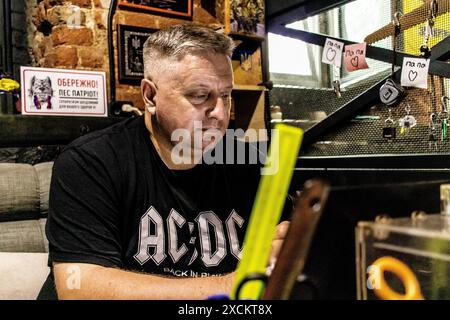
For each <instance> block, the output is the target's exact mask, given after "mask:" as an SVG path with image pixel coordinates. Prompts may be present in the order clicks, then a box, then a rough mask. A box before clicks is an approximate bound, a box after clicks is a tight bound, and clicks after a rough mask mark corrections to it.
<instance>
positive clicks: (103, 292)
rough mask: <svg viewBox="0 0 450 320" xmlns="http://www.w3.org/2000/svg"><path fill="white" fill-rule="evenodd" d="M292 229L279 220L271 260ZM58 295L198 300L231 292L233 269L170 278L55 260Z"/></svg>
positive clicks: (54, 267) (272, 260)
mask: <svg viewBox="0 0 450 320" xmlns="http://www.w3.org/2000/svg"><path fill="white" fill-rule="evenodd" d="M288 229H289V222H287V221H283V222H282V223H280V224H279V225H278V226H277V228H276V232H275V235H274V238H273V241H272V249H271V253H270V258H269V263H270V264H272V263H274V262H275V260H276V257H277V256H278V252H279V251H280V248H281V246H282V244H283V240H284V238H285V237H286V233H287V231H288ZM53 272H54V277H55V284H56V291H57V293H58V297H59V299H77V300H78V299H97V300H101V299H108V300H112V299H120V300H139V299H147V300H169V299H178V300H184V299H188V300H196V299H199V300H200V299H206V298H207V297H208V296H210V295H214V294H220V293H224V294H228V295H229V294H230V293H231V289H232V286H233V279H234V272H233V273H229V274H227V275H224V276H216V277H197V278H181V277H180V278H173V277H171V278H168V277H164V276H160V275H150V274H143V273H135V272H131V271H125V270H120V269H114V268H107V267H102V266H99V265H94V264H87V263H54V265H53Z"/></svg>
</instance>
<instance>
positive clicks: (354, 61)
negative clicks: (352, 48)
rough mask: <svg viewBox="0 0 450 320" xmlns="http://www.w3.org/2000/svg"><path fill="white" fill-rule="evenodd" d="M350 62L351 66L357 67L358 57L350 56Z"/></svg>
mask: <svg viewBox="0 0 450 320" xmlns="http://www.w3.org/2000/svg"><path fill="white" fill-rule="evenodd" d="M350 63H351V64H352V66H354V67H355V68H357V67H358V64H359V57H358V56H356V57H354V58H352V59H351V60H350Z"/></svg>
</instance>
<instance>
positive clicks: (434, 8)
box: [428, 0, 439, 20]
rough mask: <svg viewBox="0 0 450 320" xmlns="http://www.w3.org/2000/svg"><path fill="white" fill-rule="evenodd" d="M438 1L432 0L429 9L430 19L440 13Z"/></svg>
mask: <svg viewBox="0 0 450 320" xmlns="http://www.w3.org/2000/svg"><path fill="white" fill-rule="evenodd" d="M438 9H439V8H438V3H437V1H436V0H433V1H431V2H430V9H429V11H428V17H429V19H430V20H434V19H436V17H437V14H438Z"/></svg>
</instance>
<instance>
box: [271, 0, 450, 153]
mask: <svg viewBox="0 0 450 320" xmlns="http://www.w3.org/2000/svg"><path fill="white" fill-rule="evenodd" d="M424 3H426V2H424V1H422V0H402V1H390V0H357V1H354V2H351V3H349V4H346V5H344V6H342V7H340V8H338V9H333V10H331V11H329V12H325V13H322V14H320V15H319V16H317V17H312V18H308V21H299V22H297V23H294V24H293V25H292V26H291V27H294V28H298V29H303V30H305V31H310V32H314V33H322V34H326V35H329V36H331V37H337V38H343V39H346V40H350V41H354V42H363V41H364V38H365V37H366V36H368V35H369V34H371V33H373V32H375V31H376V30H378V29H381V28H382V27H384V26H387V25H389V23H390V22H391V20H392V16H393V14H394V12H396V11H401V12H402V13H403V15H404V16H405V17H408V21H410V20H412V21H421V20H423V17H424V16H427V15H428V12H427V9H428V7H423V5H424ZM441 9H442V8H441ZM314 21H315V24H314ZM434 22H435V23H434V30H433V31H434V33H433V36H432V37H431V38H430V39H429V43H428V45H429V47H430V48H431V50H433V47H434V46H435V45H436V44H437V43H439V42H440V41H442V40H443V39H445V38H446V37H447V36H448V35H449V34H450V14H449V13H444V14H440V15H439V16H438V17H437V18H436V19H435V21H434ZM425 27H426V26H425V22H423V23H420V24H417V25H415V26H413V27H411V28H408V29H407V30H402V32H401V33H400V35H399V36H398V37H397V39H396V43H395V46H396V50H397V51H399V52H402V53H407V54H410V55H414V56H417V57H419V56H420V47H421V46H422V45H423V44H424V37H425V32H426V28H425ZM303 45H304V46H305V47H306V50H305V52H306V53H307V56H305V59H304V60H303V62H304V63H309V64H310V65H311V66H312V67H311V69H312V70H314V71H315V75H314V77H313V78H314V82H313V84H312V85H311V83H312V82H311V76H312V75H301V76H297V77H289V76H284V78H282V81H277V79H273V80H274V83H275V88H274V90H273V91H272V92H271V99H270V103H271V104H272V105H279V106H280V107H281V109H282V112H283V118H284V121H285V122H288V123H291V124H292V125H296V126H300V127H302V128H304V129H309V128H311V127H312V126H314V125H317V123H319V122H320V121H321V120H323V118H324V117H326V116H329V115H330V114H332V113H333V112H335V111H337V110H339V109H340V108H342V107H345V105H346V104H347V103H348V102H349V101H351V100H353V99H354V98H355V97H357V96H359V95H361V94H363V93H364V92H365V91H366V90H368V89H369V88H370V87H372V86H373V85H375V84H377V83H379V82H380V81H382V80H383V79H385V78H386V77H387V76H389V75H390V72H391V64H390V63H386V62H381V61H376V60H373V59H368V64H369V69H366V70H359V71H355V72H346V71H344V70H341V72H340V81H341V86H342V97H341V98H337V97H336V95H335V94H334V92H333V90H332V89H331V83H332V81H333V80H335V75H334V74H333V72H332V69H331V68H330V67H329V66H328V65H325V64H322V63H320V60H321V50H322V48H321V47H319V46H317V45H312V44H308V43H305V42H303ZM371 45H373V46H376V47H380V48H384V49H392V47H393V37H392V36H386V37H385V38H384V39H382V40H379V41H376V42H374V43H373V44H371ZM269 49H270V38H269ZM308 76H310V77H309V78H308ZM285 79H289V80H290V82H289V81H284V80H285ZM397 81H399V79H397ZM303 83H307V84H308V85H307V86H305V85H303ZM405 89H406V97H405V98H404V99H403V100H402V101H401V103H399V104H398V105H396V106H395V107H392V108H391V111H389V108H388V107H387V106H385V105H383V104H381V103H380V104H375V105H368V106H367V108H365V109H364V110H361V112H360V113H359V114H358V115H357V116H355V117H354V118H353V119H352V120H349V121H347V122H346V123H340V124H339V125H338V126H337V127H335V128H334V129H333V130H331V131H330V132H329V133H328V134H326V135H325V136H321V137H320V138H319V141H316V142H315V143H313V144H312V145H310V146H309V147H308V148H306V149H304V150H303V151H302V153H303V155H307V156H345V155H373V154H381V155H382V154H449V153H450V137H449V136H448V135H446V134H445V133H446V132H445V130H442V126H443V123H444V122H445V121H446V120H445V119H446V117H447V116H448V114H447V113H446V112H445V111H446V104H444V105H445V107H443V102H442V99H443V97H445V96H450V91H449V90H450V82H449V79H446V78H444V77H441V76H432V75H429V76H428V89H417V88H405ZM444 102H447V103H448V106H449V107H450V100H446V101H444ZM407 114H410V115H411V116H413V117H414V118H415V119H416V120H417V124H416V125H415V126H414V127H411V128H410V129H409V130H408V129H407V128H406V129H405V128H404V130H402V128H401V126H400V120H401V119H402V118H404V117H405V116H406V115H407ZM388 118H391V119H392V120H393V121H392V122H389V121H388V122H386V120H387V119H388ZM386 127H393V128H395V132H396V135H395V138H390V139H388V138H385V137H383V128H386Z"/></svg>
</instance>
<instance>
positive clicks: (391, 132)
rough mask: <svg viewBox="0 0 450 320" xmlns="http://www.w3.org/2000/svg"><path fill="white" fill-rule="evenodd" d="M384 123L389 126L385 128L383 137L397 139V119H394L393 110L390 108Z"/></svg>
mask: <svg viewBox="0 0 450 320" xmlns="http://www.w3.org/2000/svg"><path fill="white" fill-rule="evenodd" d="M384 123H385V124H386V125H387V127H384V128H383V138H385V139H388V140H393V139H395V136H396V133H397V129H396V127H395V126H394V124H395V121H394V119H392V110H391V109H389V116H388V118H387V119H386V120H384Z"/></svg>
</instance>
